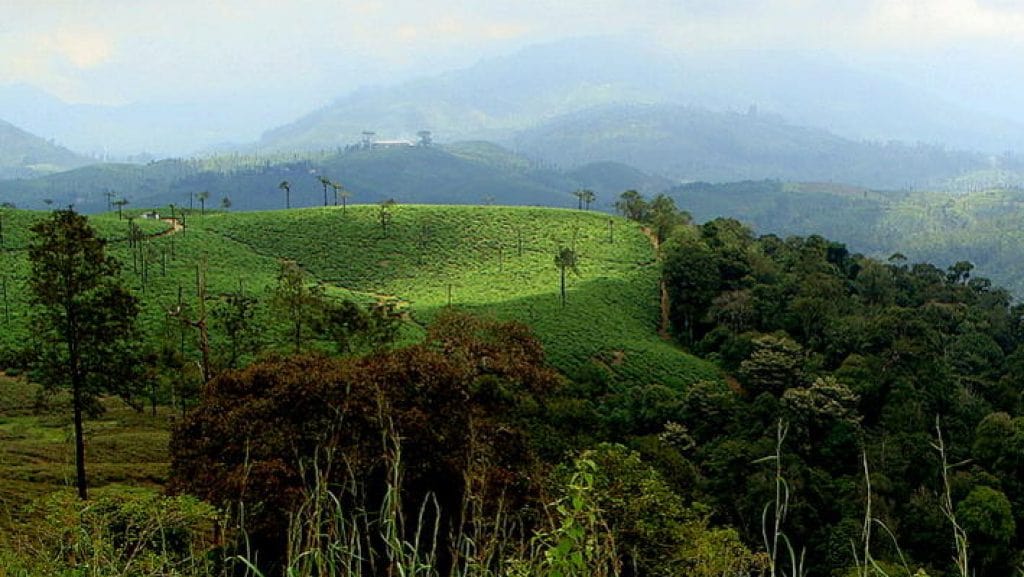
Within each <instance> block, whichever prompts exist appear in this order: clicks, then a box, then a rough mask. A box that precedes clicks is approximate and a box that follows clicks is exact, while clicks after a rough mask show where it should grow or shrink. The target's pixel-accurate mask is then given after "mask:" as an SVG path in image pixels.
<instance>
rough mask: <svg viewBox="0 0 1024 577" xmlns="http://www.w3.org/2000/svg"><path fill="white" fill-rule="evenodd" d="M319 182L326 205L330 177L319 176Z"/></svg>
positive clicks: (325, 204)
mask: <svg viewBox="0 0 1024 577" xmlns="http://www.w3.org/2000/svg"><path fill="white" fill-rule="evenodd" d="M319 179H320V184H321V185H323V187H324V206H327V187H328V186H331V179H329V178H327V177H326V176H321V177H319Z"/></svg>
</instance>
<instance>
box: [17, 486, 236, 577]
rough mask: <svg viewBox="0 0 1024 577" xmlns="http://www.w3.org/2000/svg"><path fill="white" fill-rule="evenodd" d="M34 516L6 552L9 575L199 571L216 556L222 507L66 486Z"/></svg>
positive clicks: (135, 575)
mask: <svg viewBox="0 0 1024 577" xmlns="http://www.w3.org/2000/svg"><path fill="white" fill-rule="evenodd" d="M30 517H31V518H32V520H33V521H32V523H31V524H27V525H25V526H22V527H18V534H19V537H18V538H17V540H16V541H15V543H14V548H13V549H12V550H10V551H8V552H7V553H6V554H7V555H9V556H10V557H11V559H10V561H11V563H10V565H9V566H8V570H10V571H11V574H12V575H18V571H21V572H22V574H25V575H35V576H50V575H54V576H56V575H89V576H90V577H107V576H111V577H113V576H117V577H148V576H181V577H191V576H196V577H198V576H200V575H209V574H210V573H211V572H212V570H213V569H214V566H215V564H216V563H215V561H216V556H215V554H214V553H215V552H216V550H217V549H218V546H219V543H218V535H219V526H220V515H219V514H218V512H217V511H216V510H215V509H214V508H213V507H211V506H210V505H207V504H205V503H203V502H201V501H199V500H198V499H196V498H195V497H190V496H177V497H165V496H161V495H158V494H156V493H153V492H149V491H127V490H122V491H119V492H118V493H116V494H115V493H111V494H109V495H104V496H101V497H99V498H97V499H94V500H91V501H82V500H80V499H78V498H77V497H76V496H75V495H74V493H73V492H71V491H61V492H58V493H54V494H52V495H50V496H48V497H46V498H44V499H42V500H41V501H40V502H38V503H36V504H35V505H34V507H33V510H32V511H31V514H30ZM19 565H20V567H19ZM69 570H70V571H71V572H70V573H69ZM0 574H3V573H2V572H0Z"/></svg>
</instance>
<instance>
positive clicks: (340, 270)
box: [193, 205, 717, 386]
mask: <svg viewBox="0 0 1024 577" xmlns="http://www.w3.org/2000/svg"><path fill="white" fill-rule="evenodd" d="M392 214H393V216H392V222H391V225H390V230H389V233H388V235H387V236H385V235H384V232H383V230H382V228H381V226H380V223H379V220H378V217H379V207H377V206H373V205H360V206H353V207H350V208H349V209H348V211H347V212H343V211H342V210H341V209H339V208H335V207H331V208H326V209H324V208H313V209H300V210H292V211H275V212H251V213H238V214H218V215H214V216H208V217H207V218H206V219H202V221H201V222H199V223H198V224H196V223H195V220H194V221H193V225H194V226H196V227H197V228H199V229H201V230H202V231H203V232H208V233H216V234H218V235H221V236H223V237H224V238H226V239H229V240H228V241H227V242H228V243H230V242H235V243H239V244H241V245H244V246H246V247H249V248H250V249H251V250H252V251H253V252H255V253H258V254H261V255H267V256H270V255H272V256H274V257H280V258H288V259H292V260H295V261H297V262H298V263H299V264H300V265H301V266H302V267H303V268H304V269H305V270H307V271H308V272H309V273H311V274H312V275H313V276H314V277H316V278H317V279H319V280H322V281H325V282H327V283H330V284H331V285H332V286H335V287H339V288H341V289H344V290H347V291H350V292H351V293H354V294H357V295H368V296H374V295H388V296H394V297H397V298H399V299H401V301H402V302H403V303H405V304H406V305H407V307H408V310H409V312H410V314H411V317H412V319H413V320H414V321H415V322H416V323H418V324H421V325H426V324H428V323H429V322H430V320H431V319H432V318H433V317H434V316H435V315H436V314H437V313H438V312H439V311H441V310H442V309H443V308H445V307H446V306H447V305H448V299H449V294H450V295H451V303H452V305H453V306H457V307H459V308H463V309H466V310H470V311H473V312H478V313H482V314H490V315H493V316H495V317H497V318H501V319H514V320H519V321H523V322H525V323H527V324H529V325H530V326H531V327H533V329H534V330H535V331H536V332H537V334H538V336H539V337H540V338H541V340H542V341H543V342H544V345H545V349H546V350H547V352H548V356H549V359H550V361H551V362H552V364H553V365H554V366H555V367H557V368H559V369H561V370H563V371H565V372H567V373H569V374H572V373H573V372H574V371H575V370H576V369H577V368H579V367H580V366H581V365H583V364H585V363H588V362H591V361H596V362H599V363H604V364H606V365H608V366H609V367H610V368H611V369H612V370H613V372H614V373H615V374H617V375H618V376H619V377H620V378H621V379H622V380H624V381H628V382H632V383H649V382H660V383H664V384H670V385H673V386H686V385H688V384H690V383H692V382H694V381H695V380H699V379H705V378H717V371H716V370H715V369H714V368H713V367H712V366H711V365H709V364H707V363H704V362H701V361H699V360H697V359H695V358H694V357H691V356H689V355H686V354H684V353H682V352H681V351H679V350H678V349H677V348H675V347H674V346H672V345H670V344H668V343H666V342H664V341H663V340H661V339H660V338H659V337H658V336H657V327H658V322H659V309H658V289H657V283H658V275H659V271H658V263H657V261H656V260H655V256H654V251H653V249H652V248H651V245H650V242H649V240H648V239H647V238H646V237H645V236H644V235H643V233H642V232H641V231H640V229H639V227H638V226H637V225H636V224H634V223H630V222H628V221H625V220H623V219H619V218H611V217H609V216H608V215H606V214H602V213H597V212H581V211H575V210H562V209H549V208H530V207H479V206H415V205H399V206H396V207H394V209H393V210H392ZM196 220H198V219H196ZM609 222H611V228H612V230H611V237H612V238H611V242H609ZM562 246H566V247H570V246H575V248H576V251H577V253H578V254H579V256H580V263H579V273H580V274H579V275H578V276H577V275H573V274H569V275H568V277H567V286H568V299H567V303H566V306H565V307H564V308H563V307H562V305H561V301H560V298H559V271H558V269H557V267H556V266H555V264H554V256H555V252H556V251H557V249H558V248H559V247H562ZM211 262H212V261H211Z"/></svg>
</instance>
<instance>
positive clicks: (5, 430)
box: [0, 375, 172, 532]
mask: <svg viewBox="0 0 1024 577" xmlns="http://www.w3.org/2000/svg"><path fill="white" fill-rule="evenodd" d="M40 399H42V402H41V401H40ZM105 406H106V409H107V411H106V412H105V413H104V414H103V415H102V416H101V417H99V418H97V419H90V420H88V421H86V424H85V434H86V463H87V465H88V474H89V483H90V486H91V487H95V488H102V487H105V486H110V485H122V484H123V485H131V486H151V487H156V486H159V485H161V484H163V483H164V481H165V480H166V478H167V471H168V465H169V455H168V452H167V442H168V440H169V438H170V423H171V418H172V416H171V415H170V414H169V413H168V412H167V411H166V410H163V409H161V410H160V411H159V412H158V414H157V415H156V416H152V415H151V414H150V413H149V412H148V411H146V412H143V413H138V412H136V411H135V410H134V409H131V408H130V407H127V406H125V405H124V404H123V403H121V402H120V401H117V400H114V399H108V400H106V401H105ZM74 478H75V463H74V437H73V432H72V426H71V411H70V406H69V402H68V398H67V396H66V395H60V394H58V395H55V396H49V397H45V396H43V397H41V396H40V387H39V385H35V384H32V383H29V382H27V381H25V380H24V379H21V378H11V377H6V376H2V375H0V532H2V530H3V529H2V528H3V527H4V526H6V524H7V523H8V522H9V517H8V515H10V514H12V513H13V512H15V511H17V510H18V509H19V507H20V506H21V505H23V504H25V503H26V502H28V501H29V500H31V499H33V498H36V497H39V496H42V495H45V494H47V493H49V492H52V491H54V490H55V489H57V488H60V487H68V486H72V485H73V484H74Z"/></svg>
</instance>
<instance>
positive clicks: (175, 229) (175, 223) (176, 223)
mask: <svg viewBox="0 0 1024 577" xmlns="http://www.w3.org/2000/svg"><path fill="white" fill-rule="evenodd" d="M160 220H161V221H162V222H166V223H167V224H169V225H171V228H169V229H167V230H162V231H160V232H158V233H156V234H155V235H153V236H168V235H171V234H177V233H179V232H181V231H183V230H185V225H183V224H181V221H180V220H178V219H176V218H161V219H160Z"/></svg>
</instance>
